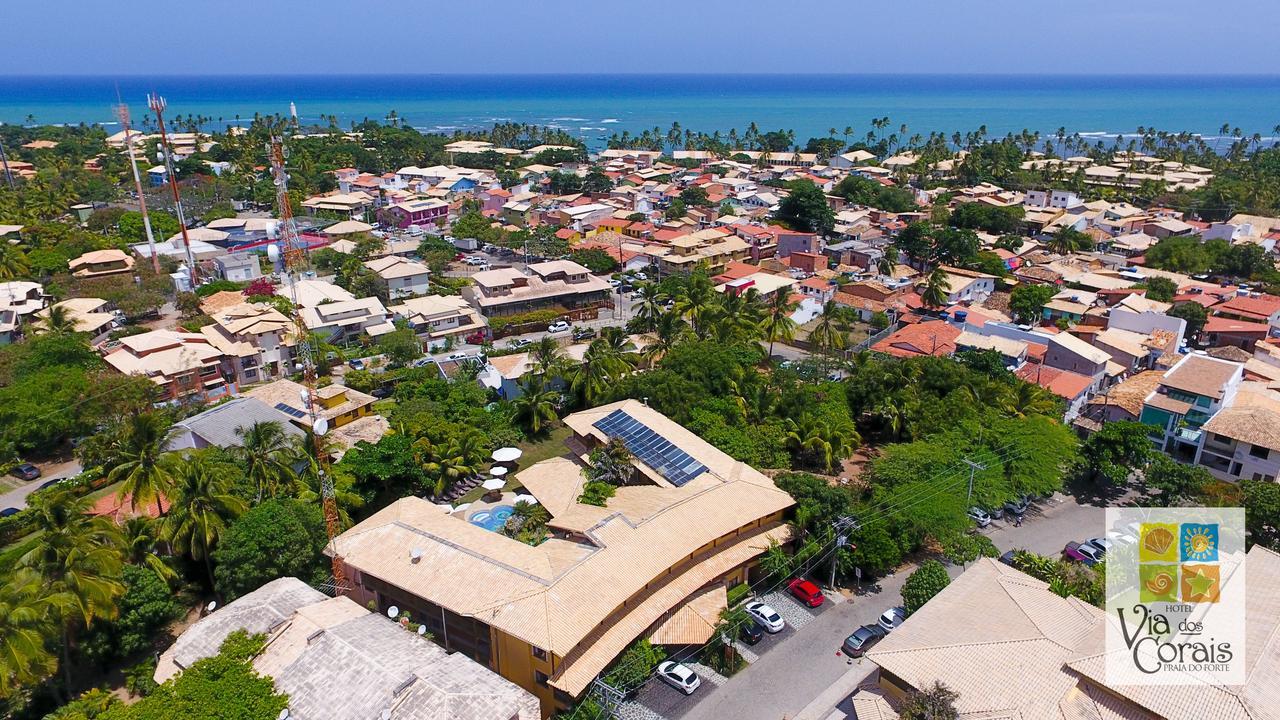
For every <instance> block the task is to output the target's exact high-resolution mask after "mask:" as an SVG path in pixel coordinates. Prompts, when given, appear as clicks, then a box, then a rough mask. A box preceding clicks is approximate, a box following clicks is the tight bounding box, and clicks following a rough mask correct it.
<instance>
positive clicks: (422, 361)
mask: <svg viewBox="0 0 1280 720" xmlns="http://www.w3.org/2000/svg"><path fill="white" fill-rule="evenodd" d="M412 364H413V366H414V367H416V368H420V367H426V366H428V365H430V364H431V358H418V359H417V360H414V361H413V363H412Z"/></svg>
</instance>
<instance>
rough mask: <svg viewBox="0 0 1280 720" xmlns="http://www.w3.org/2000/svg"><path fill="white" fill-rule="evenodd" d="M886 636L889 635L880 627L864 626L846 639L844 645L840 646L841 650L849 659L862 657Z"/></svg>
mask: <svg viewBox="0 0 1280 720" xmlns="http://www.w3.org/2000/svg"><path fill="white" fill-rule="evenodd" d="M885 635H888V633H887V632H885V630H884V628H882V627H880V626H879V625H863V626H862V627H860V628H858V629H857V630H854V631H853V634H851V635H850V636H849V637H847V638H845V639H844V644H843V645H841V646H840V649H841V650H843V651H844V654H845V655H848V656H849V657H855V658H856V657H862V656H863V654H864V653H866V652H867V651H868V650H870V649H871V646H872V645H875V644H876V643H878V642H880V640H881V639H882V638H883V637H884V636H885Z"/></svg>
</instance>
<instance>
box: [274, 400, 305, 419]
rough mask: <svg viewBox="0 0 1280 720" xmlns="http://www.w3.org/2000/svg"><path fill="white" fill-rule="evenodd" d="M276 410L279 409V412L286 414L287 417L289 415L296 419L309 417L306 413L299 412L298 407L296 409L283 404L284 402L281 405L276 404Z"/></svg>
mask: <svg viewBox="0 0 1280 720" xmlns="http://www.w3.org/2000/svg"><path fill="white" fill-rule="evenodd" d="M276 409H277V410H279V411H280V412H282V413H284V414H285V415H289V416H292V417H296V418H302V417H306V416H307V414H306V413H305V412H303V411H301V410H299V409H298V408H296V407H294V406H292V405H288V404H285V403H282V402H281V403H276Z"/></svg>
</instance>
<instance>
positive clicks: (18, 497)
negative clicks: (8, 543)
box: [0, 460, 80, 510]
mask: <svg viewBox="0 0 1280 720" xmlns="http://www.w3.org/2000/svg"><path fill="white" fill-rule="evenodd" d="M40 472H41V473H43V475H42V476H41V477H39V478H37V479H35V480H32V481H31V482H24V483H23V484H22V485H21V486H20V487H16V488H14V489H13V490H10V491H9V492H7V493H5V494H3V495H0V510H3V509H4V508H18V509H19V510H21V509H22V508H25V507H26V506H27V496H28V495H30V494H31V493H33V492H35V491H36V490H39V489H40V486H41V485H44V484H46V483H48V482H50V481H52V480H58V479H62V478H69V477H75V476H76V475H79V474H80V461H78V460H68V461H65V462H60V463H40Z"/></svg>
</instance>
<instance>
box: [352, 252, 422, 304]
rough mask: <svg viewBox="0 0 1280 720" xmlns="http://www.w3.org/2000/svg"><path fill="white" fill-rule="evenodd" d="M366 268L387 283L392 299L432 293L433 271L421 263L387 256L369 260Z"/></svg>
mask: <svg viewBox="0 0 1280 720" xmlns="http://www.w3.org/2000/svg"><path fill="white" fill-rule="evenodd" d="M365 267H367V268H369V269H370V270H372V271H374V272H375V273H377V274H378V276H379V277H381V278H382V279H383V280H385V281H386V283H387V291H388V293H389V294H390V296H391V298H392V299H395V298H402V297H411V296H414V295H426V294H427V293H428V292H430V291H431V283H430V276H431V269H430V268H428V267H427V266H426V265H423V264H422V263H420V262H415V261H413V260H408V259H406V258H403V257H400V256H399V255H387V256H385V257H380V258H378V259H376V260H369V261H368V262H366V263H365Z"/></svg>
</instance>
